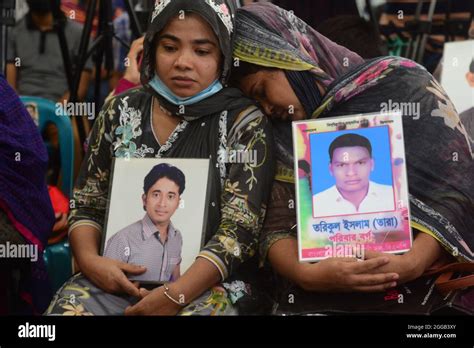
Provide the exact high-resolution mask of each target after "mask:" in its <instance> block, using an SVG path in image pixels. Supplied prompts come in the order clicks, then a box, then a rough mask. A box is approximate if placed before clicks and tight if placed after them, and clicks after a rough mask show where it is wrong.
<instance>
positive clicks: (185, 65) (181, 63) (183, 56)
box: [175, 51, 192, 70]
mask: <svg viewBox="0 0 474 348" xmlns="http://www.w3.org/2000/svg"><path fill="white" fill-rule="evenodd" d="M191 64H192V57H191V55H190V54H189V53H188V52H186V51H183V52H181V53H180V54H179V55H178V57H177V58H176V61H175V67H176V68H178V69H180V70H187V69H190V68H191Z"/></svg>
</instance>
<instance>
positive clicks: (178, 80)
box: [171, 77, 196, 88]
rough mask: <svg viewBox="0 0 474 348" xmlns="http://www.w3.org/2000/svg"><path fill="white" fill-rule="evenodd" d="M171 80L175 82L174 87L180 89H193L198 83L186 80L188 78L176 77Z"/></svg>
mask: <svg viewBox="0 0 474 348" xmlns="http://www.w3.org/2000/svg"><path fill="white" fill-rule="evenodd" d="M171 80H172V81H173V84H174V85H176V86H178V87H182V88H187V87H191V86H192V85H193V84H195V83H196V81H194V80H193V79H190V78H186V77H175V78H173V79H171Z"/></svg>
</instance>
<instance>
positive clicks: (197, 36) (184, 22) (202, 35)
mask: <svg viewBox="0 0 474 348" xmlns="http://www.w3.org/2000/svg"><path fill="white" fill-rule="evenodd" d="M163 35H171V36H173V37H174V38H176V39H178V40H180V41H205V40H207V41H210V42H212V43H214V44H216V45H218V38H217V36H216V34H215V33H214V30H213V29H212V27H211V25H210V24H209V23H208V22H207V21H206V20H205V19H204V18H203V17H202V16H201V15H199V14H197V13H192V12H189V13H187V12H186V13H184V14H182V15H181V14H178V15H177V16H175V17H173V18H171V19H170V20H169V22H168V23H167V24H166V26H165V27H164V28H163V30H162V31H161V33H160V37H161V36H163Z"/></svg>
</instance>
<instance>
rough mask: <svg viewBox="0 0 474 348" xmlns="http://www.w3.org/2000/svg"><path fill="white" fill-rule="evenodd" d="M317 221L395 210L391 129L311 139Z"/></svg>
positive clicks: (320, 134)
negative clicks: (325, 218)
mask: <svg viewBox="0 0 474 348" xmlns="http://www.w3.org/2000/svg"><path fill="white" fill-rule="evenodd" d="M309 140H310V153H311V172H312V177H311V188H312V199H313V217H315V218H321V217H331V216H342V215H356V214H369V213H378V212H388V211H393V210H395V196H394V189H393V175H392V160H391V148H390V137H389V129H388V127H387V126H380V127H372V128H361V129H353V130H346V131H334V132H325V133H314V134H310V135H309Z"/></svg>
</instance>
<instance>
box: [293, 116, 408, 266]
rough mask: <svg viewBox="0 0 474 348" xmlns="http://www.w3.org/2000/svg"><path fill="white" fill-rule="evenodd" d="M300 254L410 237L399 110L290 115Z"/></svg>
mask: <svg viewBox="0 0 474 348" xmlns="http://www.w3.org/2000/svg"><path fill="white" fill-rule="evenodd" d="M293 142H294V151H295V153H294V155H295V177H296V209H297V228H298V249H299V250H298V253H299V260H300V261H301V262H304V261H318V260H322V259H325V258H328V257H352V256H356V257H357V256H358V255H357V254H359V255H362V254H363V252H364V251H365V250H373V251H378V252H389V253H402V252H405V251H408V250H409V249H410V247H411V243H412V235H411V227H410V219H409V217H410V209H409V199H408V182H407V175H406V161H405V150H404V149H405V148H404V141H403V127H402V116H401V114H400V113H383V114H368V115H355V116H345V117H338V118H327V119H321V120H306V121H299V122H293Z"/></svg>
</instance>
